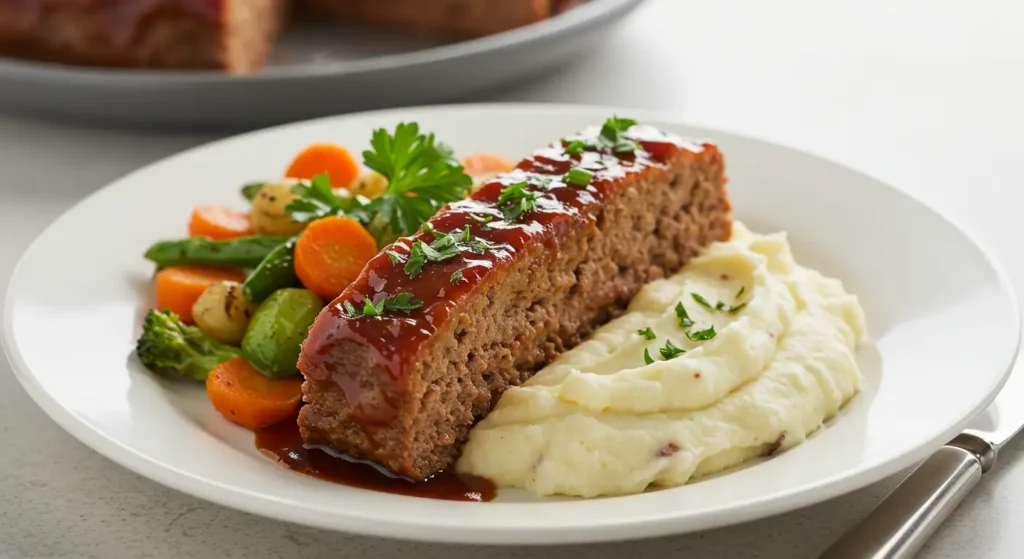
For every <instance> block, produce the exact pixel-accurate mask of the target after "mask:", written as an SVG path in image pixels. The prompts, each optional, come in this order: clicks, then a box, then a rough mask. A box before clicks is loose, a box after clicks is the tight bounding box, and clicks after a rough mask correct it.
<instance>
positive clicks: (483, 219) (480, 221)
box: [469, 214, 494, 223]
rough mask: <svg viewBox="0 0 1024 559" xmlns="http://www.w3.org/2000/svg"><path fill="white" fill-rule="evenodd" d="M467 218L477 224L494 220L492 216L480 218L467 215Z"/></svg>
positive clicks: (474, 215)
mask: <svg viewBox="0 0 1024 559" xmlns="http://www.w3.org/2000/svg"><path fill="white" fill-rule="evenodd" d="M469 218H470V219H472V220H473V221H475V222H477V223H490V222H491V220H492V219H494V216H493V215H484V216H480V215H476V214H469Z"/></svg>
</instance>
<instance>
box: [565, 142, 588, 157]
mask: <svg viewBox="0 0 1024 559" xmlns="http://www.w3.org/2000/svg"><path fill="white" fill-rule="evenodd" d="M562 141H563V142H564V141H566V140H562ZM586 147H587V143H586V142H584V141H583V140H573V141H571V142H569V144H568V145H566V146H565V153H567V154H569V155H579V154H581V153H583V150H584V149H586Z"/></svg>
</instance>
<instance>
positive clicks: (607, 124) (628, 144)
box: [598, 116, 640, 153]
mask: <svg viewBox="0 0 1024 559" xmlns="http://www.w3.org/2000/svg"><path fill="white" fill-rule="evenodd" d="M634 124H636V121H635V120H633V119H631V118H619V117H617V116H613V117H611V118H609V119H608V120H606V121H604V126H602V127H601V135H600V136H598V142H599V143H600V147H605V148H610V149H611V150H612V151H613V152H617V153H618V152H627V151H636V150H638V149H640V144H638V143H636V142H634V141H633V140H628V139H626V138H625V137H624V136H623V134H624V133H625V132H626V130H629V127H630V126H633V125H634Z"/></svg>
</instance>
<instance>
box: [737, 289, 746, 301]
mask: <svg viewBox="0 0 1024 559" xmlns="http://www.w3.org/2000/svg"><path fill="white" fill-rule="evenodd" d="M746 290H747V288H746V287H741V288H740V290H739V291H737V292H736V297H735V298H736V299H739V298H740V297H742V296H743V292H744V291H746Z"/></svg>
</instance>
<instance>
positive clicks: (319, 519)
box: [0, 103, 1021, 545]
mask: <svg viewBox="0 0 1024 559" xmlns="http://www.w3.org/2000/svg"><path fill="white" fill-rule="evenodd" d="M480 109H484V110H548V111H558V112H567V111H572V112H586V113H590V112H603V113H608V112H609V111H611V112H612V113H625V112H628V113H630V114H631V115H636V116H638V117H639V118H641V119H644V120H653V121H658V122H662V123H668V124H674V125H678V126H686V127H689V128H693V129H696V130H700V131H706V132H708V133H711V134H713V133H716V132H717V133H721V134H724V135H729V136H732V137H735V138H741V139H744V140H747V141H753V142H760V143H764V144H768V145H772V146H777V147H781V148H784V149H786V150H788V151H791V152H795V153H799V154H800V155H802V156H805V157H811V158H814V159H818V160H820V161H824V162H827V163H828V164H830V165H833V166H837V167H839V168H841V169H843V170H844V171H846V172H848V173H853V174H856V175H859V176H860V177H863V178H865V179H868V180H872V181H874V182H877V183H879V184H882V185H884V186H885V187H887V188H888V189H890V190H892V191H894V193H895V194H896V195H898V196H904V197H906V198H907V199H909V200H911V201H913V202H915V203H916V204H917V205H918V206H920V207H921V209H923V210H925V211H928V212H930V213H932V214H933V215H934V216H935V217H936V218H938V219H940V220H941V221H943V222H945V223H946V224H947V225H948V226H950V227H952V228H953V230H955V231H956V232H957V233H958V234H959V235H960V236H961V237H963V238H964V239H965V240H966V241H967V242H968V243H969V244H970V245H971V246H972V247H973V248H974V249H975V250H977V251H978V252H979V253H980V254H981V256H982V257H983V258H984V259H985V261H986V262H987V263H988V265H989V266H990V267H991V269H992V270H993V272H994V273H995V276H996V279H997V280H998V284H999V287H1000V289H1001V291H1002V292H1003V295H1005V296H1006V297H1007V298H1008V299H1007V300H1008V301H1010V302H1012V303H1013V304H1012V305H1011V309H1010V312H1011V315H1012V319H1013V322H1014V326H1015V328H1016V334H1017V335H1016V337H1015V338H1014V347H1013V353H1012V356H1011V357H1010V358H1009V361H1008V363H1006V366H1005V370H1004V371H1003V372H1002V374H1001V378H1000V382H999V383H998V385H997V386H996V387H994V388H993V389H992V391H991V392H990V393H989V394H988V395H987V397H986V398H984V399H983V400H982V401H981V402H979V403H978V405H976V406H975V408H974V409H973V410H972V411H971V412H970V413H969V414H968V415H967V416H965V417H964V418H963V419H962V420H961V421H960V422H958V423H956V424H955V425H954V426H952V427H951V428H949V429H947V430H946V431H944V432H943V433H942V434H941V435H940V436H938V437H935V438H934V439H933V440H930V441H928V442H927V443H926V444H923V445H921V446H920V447H919V448H917V449H915V450H913V451H911V452H906V453H903V454H902V455H901V456H899V457H897V458H896V459H892V460H889V461H886V462H883V463H881V464H878V465H876V466H874V467H872V468H867V469H865V470H863V471H861V472H857V473H855V474H853V475H847V476H834V477H833V478H827V479H824V480H821V481H819V482H818V483H816V484H814V485H811V486H807V487H802V488H800V489H799V490H792V491H786V492H783V493H781V494H779V495H777V496H776V497H775V498H773V499H768V500H763V501H759V502H755V503H753V504H747V505H745V506H742V505H743V504H742V503H736V504H735V505H734V507H733V509H732V510H730V511H729V514H727V515H722V517H718V518H714V519H710V520H708V519H707V517H704V518H705V521H703V522H694V523H690V524H686V525H680V522H681V519H680V517H678V516H677V515H671V514H662V515H660V516H658V517H657V518H653V519H652V518H643V519H626V520H623V519H615V521H614V522H609V523H608V524H613V525H614V527H615V530H603V528H605V526H604V524H605V523H597V522H595V523H591V524H589V525H586V526H580V527H548V526H529V527H523V526H512V527H487V528H483V529H481V528H474V530H472V531H462V532H461V533H460V535H459V536H458V537H453V532H452V530H451V529H447V528H445V529H439V528H438V527H437V526H436V525H435V524H431V523H429V522H422V521H421V522H414V521H409V520H408V519H403V520H402V521H401V523H400V524H397V525H395V524H380V523H378V522H377V521H376V520H373V519H367V518H360V517H359V516H358V515H345V516H344V520H345V524H344V525H339V524H338V519H339V515H337V514H331V515H324V514H318V513H317V511H315V510H313V509H298V508H295V507H292V506H283V507H279V508H276V509H274V510H270V508H269V507H268V506H267V505H268V504H270V503H279V504H286V503H281V502H280V501H279V500H278V499H276V498H275V497H271V496H267V495H265V494H261V493H258V492H254V491H250V490H246V489H242V488H235V487H230V486H227V485H225V484H222V483H220V482H218V481H215V480H210V479H206V478H203V477H198V476H196V475H194V474H191V473H189V472H187V471H183V470H179V469H177V468H175V467H173V466H169V465H167V464H165V463H162V462H159V461H157V460H155V459H152V458H149V457H147V456H145V455H143V454H141V453H139V452H138V451H136V450H135V449H133V448H132V447H130V446H128V445H125V444H123V443H120V442H118V441H116V440H114V439H112V438H110V437H109V436H107V435H106V434H105V433H103V432H102V431H100V430H99V429H96V428H94V427H92V426H91V425H89V424H88V423H87V422H86V421H84V420H83V419H82V418H81V417H79V416H78V414H76V413H75V412H73V411H72V410H70V409H68V408H65V407H63V406H62V405H61V404H60V403H59V402H58V401H57V400H56V399H54V398H53V397H51V396H50V395H49V394H48V393H47V391H46V390H45V389H43V388H42V386H41V385H40V384H39V383H38V381H37V379H36V377H35V375H34V374H33V373H32V372H31V370H30V369H29V368H28V366H27V364H26V363H25V361H24V359H23V357H22V356H21V354H20V352H19V349H18V348H17V347H16V345H15V344H14V342H13V340H14V322H13V311H12V308H13V306H12V303H13V301H14V299H15V287H16V282H15V281H14V280H15V279H16V278H18V277H19V276H20V275H21V274H22V273H23V270H22V269H23V267H24V266H25V265H26V264H25V262H26V259H27V256H28V255H29V253H31V252H33V251H34V250H36V247H37V245H38V243H39V242H40V241H41V239H42V238H43V237H45V236H47V234H48V233H49V232H50V230H51V229H52V228H53V227H55V225H56V224H57V223H58V222H60V221H62V220H63V219H64V218H65V217H66V216H67V214H69V213H71V212H73V211H75V210H76V209H77V208H78V207H79V206H81V205H83V204H85V203H87V202H88V201H90V200H92V199H94V198H96V197H99V196H102V195H104V193H107V192H109V191H110V190H111V189H112V188H113V187H115V186H116V185H118V184H120V183H122V182H126V181H131V180H133V179H134V177H135V176H136V175H141V174H145V173H147V172H149V171H150V170H151V168H153V167H156V166H158V165H166V164H173V163H174V161H175V160H177V159H179V158H184V157H187V156H188V155H189V154H191V153H192V152H194V151H201V150H208V149H216V147H217V146H218V145H220V144H222V143H226V142H233V141H239V140H243V139H244V138H245V137H247V136H250V135H262V134H268V133H270V134H272V133H274V132H275V131H278V130H280V129H286V128H288V127H303V126H307V125H310V124H314V123H317V122H324V121H332V120H345V119H348V118H366V117H369V118H373V117H381V118H385V117H388V116H395V115H398V114H403V113H409V112H415V113H417V114H423V113H424V112H431V113H442V114H443V113H445V112H451V111H456V112H457V111H463V110H480ZM10 280H11V281H10V283H9V285H8V287H7V290H6V291H7V293H6V294H5V297H4V309H3V318H2V323H0V342H2V346H3V349H4V353H5V355H6V356H7V359H8V361H9V362H10V364H11V368H12V371H13V373H14V376H15V378H17V380H18V382H19V383H20V384H21V386H22V388H23V389H24V390H25V391H26V392H27V393H28V394H29V396H30V397H31V398H32V400H33V401H34V402H35V403H36V405H38V406H39V407H40V408H41V409H43V411H44V412H45V413H46V414H47V415H48V416H49V417H50V418H51V419H52V420H53V421H54V422H55V423H57V424H58V425H59V426H60V427H61V428H62V429H64V430H65V431H67V432H68V433H69V434H71V435H72V436H73V437H75V438H76V439H78V440H79V441H80V442H82V443H84V444H85V445H86V446H88V447H89V448H90V449H92V450H94V451H96V452H98V453H99V454H101V455H103V456H104V457H106V458H108V459H110V460H112V461H113V462H115V463H117V464H120V465H121V466H123V467H125V468H127V469H129V470H131V471H133V472H135V473H136V474H139V475H141V476H143V477H146V478H148V479H151V480H153V481H156V482H158V483H160V484H162V485H164V486H166V487H171V488H173V489H176V490H178V491H181V492H183V493H186V494H188V495H192V496H193V497H197V498H199V499H202V500H204V501H208V502H212V503H216V504H219V505H222V506H226V507H229V508H234V509H236V510H241V511H244V512H248V513H251V514H256V515H258V516H263V517H266V518H271V519H275V520H284V521H288V522H293V523H298V524H303V525H308V526H314V527H318V528H323V529H328V530H333V531H342V532H347V533H354V534H364V535H369V536H376V537H385V538H390V539H400V540H407V541H423V542H438V543H466V544H496V545H513V544H514V545H545V544H562V543H565V544H568V543H596V542H611V541H630V540H637V539H642V538H648V537H655V536H665V535H677V534H683V533H690V532H694V531H699V530H705V529H711V528H716V527H721V526H727V525H734V524H739V523H743V522H747V521H750V520H755V519H759V518H765V517H769V516H775V515H778V514H783V513H785V512H789V511H792V510H795V509H798V508H802V507H805V506H809V505H811V504H815V503H819V502H823V501H825V500H828V499H831V498H834V497H837V496H840V495H843V494H846V493H849V492H852V491H855V490H857V489H860V488H863V487H865V486H867V485H869V484H871V483H874V482H876V481H879V480H881V479H884V478H885V477H888V476H891V475H893V474H896V473H898V472H899V471H901V470H903V469H905V468H907V467H909V466H911V465H913V464H915V463H917V462H919V461H920V460H923V459H924V458H925V457H927V456H928V455H929V454H931V453H932V452H934V450H935V449H937V448H938V447H940V446H941V445H943V444H945V443H946V442H948V441H949V440H952V438H953V437H954V436H955V435H956V434H958V433H959V432H961V431H962V430H963V429H964V428H966V427H967V426H968V425H969V424H970V422H971V421H973V419H974V418H976V417H977V416H978V415H979V414H980V413H981V412H983V411H984V410H985V409H986V408H988V406H990V405H991V403H992V401H993V400H994V399H995V398H996V396H997V395H998V394H999V392H1000V391H1001V390H1002V388H1003V386H1004V385H1005V383H1006V382H1007V380H1008V378H1009V375H1010V374H1011V373H1012V372H1013V368H1014V364H1015V363H1016V361H1017V358H1018V351H1019V349H1020V344H1021V340H1020V334H1021V310H1020V306H1019V302H1018V297H1017V294H1016V291H1015V288H1014V286H1013V283H1012V282H1011V281H1010V278H1009V275H1008V274H1007V272H1006V271H1005V269H1004V267H1003V266H1002V264H1001V263H1000V261H999V260H998V259H996V258H995V257H994V255H993V253H992V252H991V251H990V250H989V249H988V247H986V246H985V245H984V244H983V243H981V242H979V241H978V240H977V239H975V238H974V237H973V236H972V235H971V234H970V233H969V232H968V231H966V230H965V229H963V228H962V227H960V226H959V225H958V224H957V222H956V221H954V220H952V219H950V218H948V217H947V216H945V215H944V214H943V213H941V212H939V211H938V210H936V209H935V208H933V207H932V206H931V205H929V204H927V203H925V202H923V201H921V200H920V199H919V198H917V197H916V196H914V195H913V194H911V193H909V192H906V191H904V190H902V189H900V188H897V187H895V186H893V185H891V184H890V183H888V182H886V181H883V180H880V179H877V178H875V177H873V176H872V175H870V174H867V173H865V172H862V171H860V170H858V169H855V168H852V167H850V166H847V165H845V164H843V163H840V162H837V161H835V160H833V159H830V158H828V157H823V156H820V155H818V154H815V153H813V152H810V151H806V150H803V149H799V148H794V147H791V146H789V145H786V144H785V143H780V142H775V141H770V140H765V139H762V138H759V137H756V136H752V135H746V134H742V133H736V132H733V131H730V130H727V129H717V128H710V127H705V126H698V125H690V124H687V123H685V122H684V121H681V120H680V119H678V118H675V117H673V116H672V115H671V114H667V113H664V112H657V111H646V110H640V109H633V108H626V107H609V106H603V105H587V104H564V103H452V104H443V105H427V106H407V107H399V108H389V109H381V110H373V111H363V112H356V113H349V114H342V115H333V116H327V117H320V118H314V119H308V120H302V121H296V122H291V123H287V124H281V125H277V126H271V127H267V128H262V129H258V130H254V131H250V132H245V133H242V134H237V135H231V136H227V137H224V138H220V139H217V140H214V141H211V142H207V143H204V144H201V145H197V146H194V147H191V148H188V149H185V150H182V151H180V152H177V153H174V154H171V155H169V156H167V157H164V158H161V159H158V160H156V161H153V162H150V163H148V164H146V165H144V166H142V167H140V168H138V169H136V170H134V171H131V172H129V173H127V174H125V175H122V176H121V177H119V178H117V179H115V180H113V181H111V182H109V183H107V184H105V185H104V186H102V187H100V188H97V189H96V190H95V191H93V192H91V193H90V194H89V195H87V196H85V197H83V198H82V199H81V200H79V201H78V202H76V203H75V204H74V205H72V206H71V207H70V208H68V209H66V210H65V211H63V212H61V213H60V215H59V216H57V217H56V218H54V219H53V220H52V221H51V222H50V223H49V224H48V225H47V226H46V227H45V228H44V229H43V230H42V231H40V232H39V233H38V234H37V236H36V237H35V238H34V239H33V240H32V242H31V243H29V245H28V246H27V247H26V248H25V249H24V250H23V252H22V253H21V255H20V256H19V257H18V261H17V263H16V265H15V266H14V267H13V268H12V272H11V275H10ZM1007 353H1009V351H1007ZM836 477H841V479H836ZM533 505H534V503H495V504H493V505H487V506H501V507H504V508H507V509H509V510H512V509H519V510H522V511H525V510H528V509H529V507H531V506H533ZM396 530H401V531H400V532H399V531H396Z"/></svg>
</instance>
